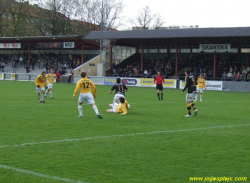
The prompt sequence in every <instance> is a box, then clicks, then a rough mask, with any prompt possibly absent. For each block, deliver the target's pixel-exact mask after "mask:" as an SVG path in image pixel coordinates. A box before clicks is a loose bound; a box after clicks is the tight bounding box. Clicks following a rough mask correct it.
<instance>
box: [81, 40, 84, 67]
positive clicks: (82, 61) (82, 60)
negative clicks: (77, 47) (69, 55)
mask: <svg viewBox="0 0 250 183" xmlns="http://www.w3.org/2000/svg"><path fill="white" fill-rule="evenodd" d="M83 63H84V44H83V42H82V59H81V64H83Z"/></svg>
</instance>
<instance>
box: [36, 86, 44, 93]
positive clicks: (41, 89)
mask: <svg viewBox="0 0 250 183" xmlns="http://www.w3.org/2000/svg"><path fill="white" fill-rule="evenodd" d="M40 91H44V87H40V88H38V87H36V93H40Z"/></svg>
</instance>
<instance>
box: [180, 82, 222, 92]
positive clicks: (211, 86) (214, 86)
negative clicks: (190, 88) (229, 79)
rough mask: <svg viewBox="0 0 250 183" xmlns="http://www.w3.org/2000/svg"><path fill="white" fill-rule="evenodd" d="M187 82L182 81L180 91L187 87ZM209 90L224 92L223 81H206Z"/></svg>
mask: <svg viewBox="0 0 250 183" xmlns="http://www.w3.org/2000/svg"><path fill="white" fill-rule="evenodd" d="M185 85H186V83H185V80H182V81H180V89H183V88H184V87H185ZM206 89H207V90H222V81H210V80H209V81H206Z"/></svg>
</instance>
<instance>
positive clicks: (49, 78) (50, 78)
mask: <svg viewBox="0 0 250 183" xmlns="http://www.w3.org/2000/svg"><path fill="white" fill-rule="evenodd" d="M46 78H47V82H48V83H51V84H53V83H54V82H56V75H55V74H51V73H49V74H47V75H46Z"/></svg>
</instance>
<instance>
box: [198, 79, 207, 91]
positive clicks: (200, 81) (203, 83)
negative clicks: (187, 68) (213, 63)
mask: <svg viewBox="0 0 250 183" xmlns="http://www.w3.org/2000/svg"><path fill="white" fill-rule="evenodd" d="M197 87H199V88H201V89H203V88H206V80H205V79H204V78H202V79H201V78H200V77H198V80H197Z"/></svg>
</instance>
